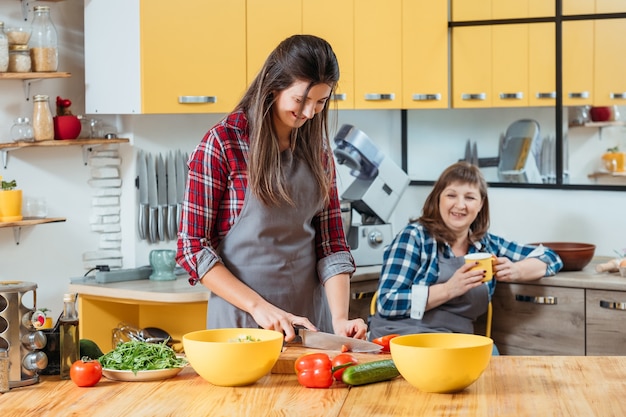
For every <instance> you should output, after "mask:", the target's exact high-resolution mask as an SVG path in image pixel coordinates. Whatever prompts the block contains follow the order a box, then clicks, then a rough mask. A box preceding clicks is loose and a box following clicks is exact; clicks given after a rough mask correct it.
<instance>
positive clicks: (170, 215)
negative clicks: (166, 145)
mask: <svg viewBox="0 0 626 417" xmlns="http://www.w3.org/2000/svg"><path fill="white" fill-rule="evenodd" d="M166 162H167V236H168V237H169V238H170V240H175V239H176V233H177V232H178V230H177V227H178V224H177V222H176V204H177V201H176V199H177V195H176V165H175V164H176V162H175V155H174V152H173V151H170V152H169V153H168V154H167V161H166Z"/></svg>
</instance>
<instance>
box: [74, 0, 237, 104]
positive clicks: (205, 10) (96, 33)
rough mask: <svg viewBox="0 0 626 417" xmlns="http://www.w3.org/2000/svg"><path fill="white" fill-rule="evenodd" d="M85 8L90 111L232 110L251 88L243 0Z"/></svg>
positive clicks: (128, 2) (113, 0) (162, 0)
mask: <svg viewBox="0 0 626 417" xmlns="http://www.w3.org/2000/svg"><path fill="white" fill-rule="evenodd" d="M120 11H123V12H120ZM84 12H85V15H84V18H85V25H84V26H85V29H84V30H85V112H86V113H89V114H141V113H209V112H218V113H220V112H227V111H230V110H232V108H233V107H234V105H235V104H236V103H237V102H238V99H239V97H240V96H241V94H242V93H243V92H244V90H245V87H246V74H245V46H246V44H245V41H246V39H245V22H246V20H245V19H246V16H245V0H232V1H228V2H224V1H220V0H194V1H189V2H186V3H185V5H184V7H183V6H181V5H180V4H178V3H175V2H171V1H166V0H90V1H88V2H85V8H84Z"/></svg>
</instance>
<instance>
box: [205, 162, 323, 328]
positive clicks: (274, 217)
mask: <svg viewBox="0 0 626 417" xmlns="http://www.w3.org/2000/svg"><path fill="white" fill-rule="evenodd" d="M281 157H282V163H283V167H284V171H283V172H284V175H285V176H286V178H287V179H288V183H289V192H290V193H291V194H290V195H291V197H292V198H293V200H294V202H295V207H293V206H289V205H287V204H283V205H282V206H281V207H278V208H277V207H268V206H266V205H264V204H263V203H262V202H260V201H259V200H258V199H257V198H256V197H255V196H254V195H253V194H252V193H251V192H250V191H249V189H248V190H247V191H246V196H245V199H244V203H243V207H242V209H241V212H240V215H239V218H238V219H237V220H236V222H235V224H234V225H233V226H232V228H231V229H230V231H229V232H228V234H227V235H226V236H225V237H224V239H223V240H222V243H221V244H220V246H219V247H218V253H219V254H220V256H221V258H222V261H223V262H224V265H225V266H226V267H227V268H228V269H229V270H230V271H231V272H232V273H233V274H234V275H235V276H236V277H237V278H239V279H240V280H241V281H242V282H243V283H245V284H246V285H248V286H249V287H250V288H252V289H253V290H254V291H256V292H257V293H259V294H260V295H261V296H262V297H263V298H264V299H265V300H267V301H269V302H270V303H271V304H273V305H275V306H277V307H279V308H281V309H283V310H285V311H287V312H289V313H292V314H295V315H297V316H304V317H307V318H308V319H309V320H310V321H311V322H312V323H313V324H314V325H315V326H317V327H318V328H319V329H320V330H324V331H332V320H331V317H330V311H329V308H328V302H327V301H326V297H325V295H324V291H323V287H322V285H321V283H320V281H319V279H318V276H317V269H316V268H317V258H316V254H315V229H314V227H313V225H312V223H311V220H312V219H313V216H314V215H315V214H317V213H318V212H319V211H320V210H321V208H322V206H321V201H320V198H319V189H318V187H317V183H316V182H315V180H314V179H313V175H312V173H311V171H310V170H309V168H308V166H307V165H306V164H305V163H303V162H300V161H298V160H297V159H294V158H293V157H292V153H291V152H290V151H285V152H283V153H282V154H281ZM207 324H208V327H209V328H227V327H247V328H250V327H254V328H256V327H258V324H257V323H256V322H255V321H254V319H253V318H252V316H251V315H250V314H248V313H246V312H244V311H242V310H240V309H238V308H236V307H235V306H233V305H232V304H230V303H228V302H227V301H225V300H224V299H222V298H220V297H218V296H216V295H215V294H211V297H210V299H209V308H208V317H207Z"/></svg>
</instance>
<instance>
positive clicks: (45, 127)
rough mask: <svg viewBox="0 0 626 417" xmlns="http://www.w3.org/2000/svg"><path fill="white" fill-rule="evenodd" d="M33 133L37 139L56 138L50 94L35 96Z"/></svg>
mask: <svg viewBox="0 0 626 417" xmlns="http://www.w3.org/2000/svg"><path fill="white" fill-rule="evenodd" d="M33 101H34V105H33V133H34V135H33V136H34V138H35V140H36V141H40V140H52V139H54V122H53V119H52V112H51V111H50V103H49V102H48V96H45V95H36V96H33Z"/></svg>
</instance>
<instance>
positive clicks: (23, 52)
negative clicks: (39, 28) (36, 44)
mask: <svg viewBox="0 0 626 417" xmlns="http://www.w3.org/2000/svg"><path fill="white" fill-rule="evenodd" d="M9 72H30V51H29V50H28V45H11V46H9Z"/></svg>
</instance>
